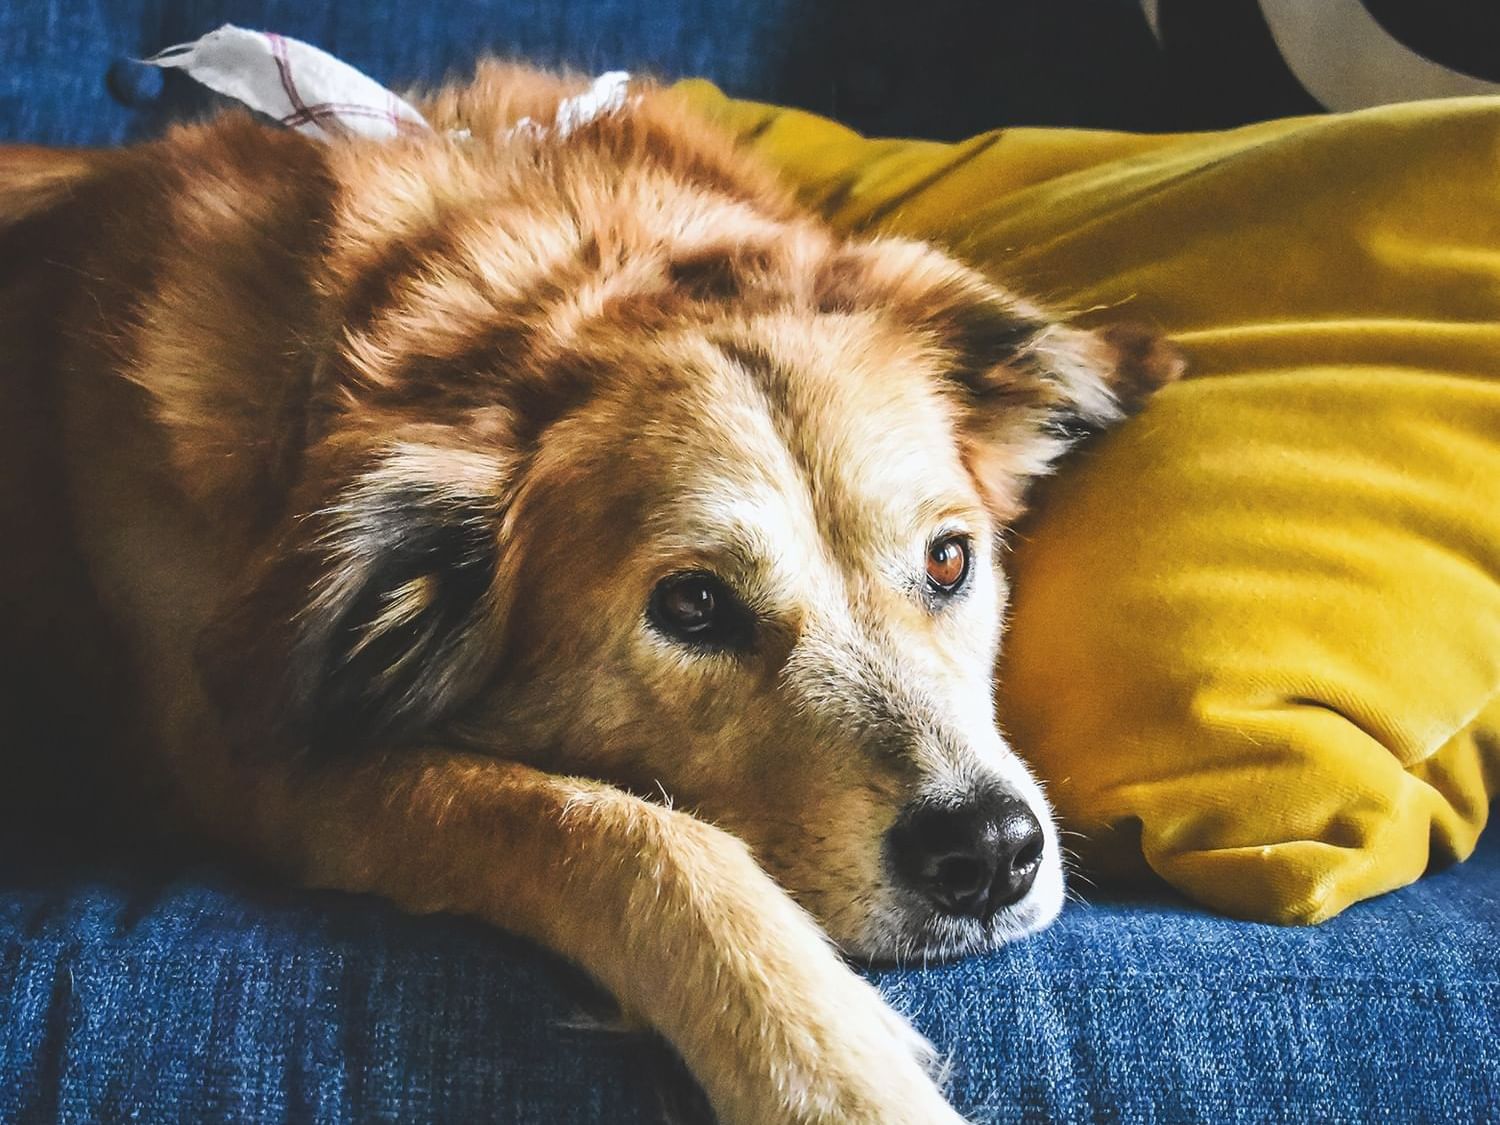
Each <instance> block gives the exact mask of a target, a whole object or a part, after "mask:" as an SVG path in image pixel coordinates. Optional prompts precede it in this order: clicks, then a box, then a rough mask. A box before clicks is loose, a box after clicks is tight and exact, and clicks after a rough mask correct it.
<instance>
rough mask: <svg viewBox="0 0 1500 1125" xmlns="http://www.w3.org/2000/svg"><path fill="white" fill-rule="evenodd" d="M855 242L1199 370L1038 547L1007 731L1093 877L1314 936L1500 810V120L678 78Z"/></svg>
mask: <svg viewBox="0 0 1500 1125" xmlns="http://www.w3.org/2000/svg"><path fill="white" fill-rule="evenodd" d="M684 89H685V91H686V93H687V96H688V97H689V98H691V99H692V100H693V101H694V102H695V103H696V104H697V105H699V106H700V107H701V108H703V109H704V110H706V111H707V112H709V113H710V114H711V115H714V116H716V117H718V118H720V119H721V120H723V121H726V122H728V123H729V124H730V125H731V126H732V127H733V128H734V129H736V130H738V131H739V132H741V133H742V134H743V135H744V136H745V137H746V138H747V141H748V143H751V144H753V145H754V146H755V148H757V149H758V150H759V151H760V152H762V153H763V154H764V155H765V156H767V157H769V158H770V159H771V160H772V161H774V162H775V163H777V164H778V165H779V166H780V167H781V168H782V169H784V170H785V172H786V174H787V175H788V176H790V177H791V179H792V180H793V182H794V183H796V184H797V185H798V187H799V189H800V191H801V193H802V194H803V196H804V198H805V199H806V200H807V201H808V202H810V203H811V204H813V205H814V206H816V207H819V208H821V209H822V210H823V211H824V212H825V213H826V214H827V215H828V216H829V217H830V218H831V219H832V220H833V222H834V223H835V224H837V225H838V226H839V227H841V228H844V229H848V230H877V229H878V230H881V231H886V232H892V233H900V234H904V235H909V236H913V237H918V238H925V239H931V240H933V241H935V242H938V243H941V244H945V245H947V246H948V247H949V248H951V249H952V250H954V251H955V252H956V253H958V254H959V255H960V256H962V257H964V258H966V259H968V260H969V261H971V262H973V263H975V264H976V265H978V266H980V267H981V268H985V269H988V270H989V271H991V272H992V273H993V274H995V275H997V276H998V277H999V278H1001V279H1002V280H1003V281H1006V282H1007V283H1010V284H1013V285H1014V286H1016V287H1017V288H1021V289H1023V290H1026V291H1029V292H1031V293H1033V294H1035V295H1038V296H1041V297H1043V298H1047V299H1050V300H1051V301H1052V302H1053V303H1054V304H1061V305H1063V306H1065V307H1069V308H1072V309H1074V310H1079V311H1081V312H1082V313H1083V314H1084V315H1085V316H1086V317H1087V318H1089V319H1091V320H1093V321H1096V322H1100V323H1102V322H1107V321H1109V320H1111V319H1129V320H1135V321H1144V322H1147V323H1152V324H1155V325H1158V326H1160V327H1161V328H1162V329H1164V330H1165V331H1167V332H1168V333H1170V334H1171V335H1172V336H1174V337H1175V338H1176V339H1177V340H1178V341H1179V343H1180V344H1181V345H1182V347H1183V348H1184V350H1185V351H1186V352H1187V353H1188V356H1189V358H1190V361H1191V365H1192V367H1191V370H1192V377H1191V378H1190V379H1189V380H1187V381H1186V382H1184V383H1182V384H1179V385H1177V386H1174V387H1171V388H1169V389H1168V390H1166V391H1165V392H1163V393H1162V394H1161V395H1160V396H1159V397H1158V398H1157V399H1156V400H1155V401H1154V402H1153V403H1152V404H1151V405H1150V406H1149V407H1148V408H1147V410H1146V411H1145V412H1144V413H1143V414H1142V415H1141V416H1140V417H1138V418H1136V419H1134V420H1132V421H1131V422H1129V423H1127V424H1126V425H1125V426H1124V427H1122V428H1121V429H1119V430H1117V431H1115V432H1113V433H1111V434H1109V435H1106V436H1105V437H1103V438H1102V439H1100V440H1098V441H1097V442H1095V443H1093V444H1092V445H1091V446H1090V447H1089V448H1087V449H1085V450H1082V451H1080V453H1079V454H1078V455H1077V456H1076V457H1075V459H1074V460H1073V461H1072V462H1071V463H1070V464H1069V465H1068V467H1067V468H1066V470H1065V471H1064V472H1063V474H1062V475H1061V476H1060V477H1058V478H1056V479H1054V480H1052V481H1050V482H1048V483H1047V484H1046V485H1045V486H1044V487H1043V488H1041V489H1039V490H1038V495H1037V500H1036V508H1035V511H1034V512H1033V514H1032V516H1031V517H1029V518H1028V520H1027V521H1026V522H1025V523H1024V525H1023V526H1022V528H1021V529H1020V534H1019V536H1018V538H1017V543H1016V551H1015V556H1014V572H1015V579H1016V603H1015V609H1014V614H1013V617H1012V624H1011V632H1010V635H1009V639H1008V641H1007V651H1006V656H1005V658H1004V660H1003V661H1002V665H1001V668H1000V673H999V674H1000V683H1001V696H1002V698H1001V703H1000V713H1001V717H1002V722H1003V723H1004V724H1006V725H1007V726H1008V727H1009V728H1010V730H1011V732H1012V735H1013V737H1014V740H1015V742H1016V743H1017V745H1018V746H1019V747H1020V749H1021V750H1022V752H1023V753H1024V754H1026V755H1027V756H1028V757H1029V758H1030V759H1031V760H1032V761H1033V762H1034V763H1035V765H1036V768H1037V769H1038V771H1039V772H1040V773H1041V775H1042V776H1043V778H1044V779H1046V780H1047V781H1048V783H1049V789H1050V792H1051V795H1052V797H1053V799H1054V800H1055V802H1056V804H1057V807H1058V810H1059V812H1060V814H1061V816H1062V818H1063V820H1064V822H1065V824H1066V825H1067V826H1068V827H1070V828H1072V829H1074V830H1076V831H1078V832H1080V833H1083V834H1084V836H1085V839H1086V845H1085V846H1086V848H1087V852H1086V859H1087V860H1088V861H1089V862H1090V863H1091V864H1092V865H1094V866H1096V867H1100V868H1103V869H1106V870H1113V871H1125V870H1129V869H1130V868H1131V867H1132V866H1137V867H1138V866H1139V863H1140V860H1141V858H1144V860H1145V862H1146V863H1147V864H1149V866H1150V868H1151V869H1153V870H1155V871H1156V872H1157V873H1158V874H1160V875H1161V876H1163V877H1164V878H1165V879H1167V880H1168V881H1169V882H1170V883H1172V884H1174V885H1175V886H1177V887H1178V888H1180V889H1181V890H1182V891H1184V892H1185V893H1186V894H1188V895H1190V896H1191V897H1193V898H1195V899H1198V900H1199V901H1201V902H1203V903H1206V904H1208V905H1210V906H1213V907H1216V908H1218V909H1220V910H1224V911H1227V912H1229V913H1232V914H1236V915H1241V916H1243V917H1247V918H1256V919H1265V920H1270V921H1276V922H1316V921H1320V920H1322V919H1325V918H1328V917H1331V916H1332V915H1334V914H1337V913H1338V912H1339V911H1340V910H1342V909H1343V908H1344V907H1345V906H1347V905H1349V904H1350V903H1351V902H1354V901H1357V900H1359V899H1362V898H1367V897H1369V896H1371V895H1376V894H1380V893H1382V892H1384V891H1387V890H1391V889H1392V888H1395V887H1399V886H1402V885H1403V884H1405V883H1408V882H1410V881H1412V880H1413V879H1415V878H1417V877H1418V876H1419V875H1421V874H1422V872H1423V871H1424V870H1426V869H1427V868H1428V866H1429V864H1432V863H1436V862H1443V861H1448V860H1452V859H1455V858H1457V859H1461V858H1463V857H1465V856H1467V855H1468V854H1469V852H1470V851H1472V850H1473V847H1474V844H1475V841H1476V839H1477V837H1478V834H1479V832H1480V830H1481V828H1482V827H1483V826H1484V822H1485V819H1486V816H1487V814H1488V811H1489V803H1490V800H1491V799H1492V797H1493V796H1494V795H1495V794H1496V792H1497V790H1500V100H1490V99H1461V100H1452V101H1446V102H1431V103H1419V104H1412V105H1404V106H1394V107H1387V108H1383V109H1378V110H1372V111H1367V112H1363V113H1357V114H1351V115H1346V116H1335V117H1321V118H1302V119H1295V120H1288V121H1278V122H1272V123H1269V124H1264V125H1257V126H1252V127H1249V128H1245V129H1239V130H1235V131H1233V132H1227V133H1217V134H1203V135H1193V136H1127V135H1120V134H1107V133H1089V132H1080V131H1066V130H1028V129H1012V130H1006V131H1001V132H996V133H991V134H987V135H985V136H982V137H978V138H975V139H974V140H971V141H968V142H965V143H962V144H956V145H944V144H932V143H926V142H911V141H870V140H865V139H863V138H861V137H858V136H856V135H855V134H853V133H850V132H849V131H847V130H845V129H843V128H842V127H840V126H838V125H835V124H833V123H831V122H828V121H825V120H821V119H819V118H815V117H812V116H809V115H807V114H803V113H798V112H792V111H783V110H777V109H773V108H770V107H766V106H760V105H752V104H746V103H737V102H730V101H727V100H725V99H724V98H723V97H722V95H720V94H718V93H717V91H715V90H713V88H712V87H709V86H706V85H704V84H701V83H689V84H685V85H684Z"/></svg>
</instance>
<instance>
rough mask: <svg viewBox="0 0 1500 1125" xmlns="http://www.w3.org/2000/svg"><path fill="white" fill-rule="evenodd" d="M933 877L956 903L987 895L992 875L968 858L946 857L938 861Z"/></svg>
mask: <svg viewBox="0 0 1500 1125" xmlns="http://www.w3.org/2000/svg"><path fill="white" fill-rule="evenodd" d="M934 875H935V876H936V877H935V879H934V882H935V883H936V884H937V885H938V886H939V887H941V888H942V889H943V890H944V891H945V892H947V894H948V896H949V897H950V898H951V899H953V900H955V901H957V900H962V899H966V898H969V897H970V896H973V895H976V894H985V893H987V892H988V891H989V889H990V879H991V878H992V876H993V873H992V871H991V870H990V869H988V868H987V867H986V866H985V865H984V864H982V863H980V862H979V860H977V859H974V858H972V857H970V856H948V857H947V858H945V859H942V860H939V861H938V864H937V869H936V871H935V872H934Z"/></svg>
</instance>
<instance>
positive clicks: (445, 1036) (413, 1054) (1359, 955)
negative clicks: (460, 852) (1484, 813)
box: [0, 833, 1500, 1125]
mask: <svg viewBox="0 0 1500 1125" xmlns="http://www.w3.org/2000/svg"><path fill="white" fill-rule="evenodd" d="M877 979H878V980H879V982H880V984H881V986H882V987H883V988H884V989H885V990H886V991H887V993H888V994H889V995H890V997H891V998H892V1000H893V1001H894V1002H895V1003H896V1004H897V1005H898V1006H899V1007H901V1008H902V1009H903V1010H905V1011H907V1012H909V1013H910V1014H911V1015H912V1017H913V1018H914V1019H915V1021H916V1022H917V1024H918V1025H919V1026H920V1027H921V1028H922V1029H923V1030H925V1031H926V1032H927V1033H928V1034H929V1035H930V1036H931V1037H932V1038H933V1040H934V1041H935V1042H936V1043H937V1044H939V1046H940V1047H942V1048H943V1049H944V1050H947V1051H951V1052H952V1055H953V1060H954V1069H955V1099H956V1101H957V1102H958V1104H959V1105H960V1106H961V1107H962V1108H964V1109H966V1110H968V1111H971V1112H973V1113H974V1114H975V1116H976V1119H978V1120H981V1121H1006V1122H1009V1121H1044V1120H1046V1121H1055V1122H1080V1121H1111V1122H1149V1121H1205V1122H1229V1121H1236V1122H1265V1121H1274V1120H1290V1121H1310V1120H1319V1121H1348V1122H1361V1123H1363V1122H1371V1121H1380V1122H1463V1121H1472V1122H1479V1121H1493V1120H1495V1115H1496V1114H1497V1113H1500V835H1497V834H1495V833H1491V834H1490V835H1489V836H1488V838H1487V839H1486V840H1484V841H1483V842H1482V843H1481V845H1480V849H1479V851H1478V853H1477V854H1476V855H1475V856H1474V857H1473V858H1472V859H1471V860H1470V861H1469V862H1468V863H1467V864H1464V865H1462V866H1461V867H1458V868H1455V869H1452V870H1450V871H1447V872H1443V873H1441V874H1437V875H1434V876H1432V877H1430V878H1429V879H1427V880H1425V881H1424V882H1421V883H1419V884H1417V885H1416V886H1414V887H1410V888H1408V889H1406V890H1404V891H1401V892H1399V893H1397V894H1393V895H1388V896H1386V897H1385V898H1382V899H1378V900H1376V901H1373V902H1367V903H1362V904H1360V905H1358V906H1356V907H1354V908H1352V909H1351V910H1349V911H1348V912H1347V913H1346V914H1344V915H1342V916H1341V917H1339V918H1336V919H1334V920H1333V921H1332V922H1329V923H1327V924H1325V925H1323V926H1320V927H1318V928H1315V929H1278V928H1276V927H1272V926H1258V925H1249V924H1246V923H1241V922H1234V921H1229V920H1227V919H1223V918H1217V917H1214V916H1212V915H1208V914H1204V913H1201V912H1199V911H1197V910H1194V909H1192V908H1189V907H1186V906H1183V905H1181V904H1179V903H1175V902H1167V901H1163V900H1161V899H1150V900H1146V899H1136V900H1133V901H1123V900H1115V901H1109V902H1101V903H1098V904H1095V905H1088V906H1073V907H1071V908H1070V909H1069V910H1068V911H1066V912H1065V913H1064V915H1063V918H1062V920H1061V921H1060V922H1059V923H1058V924H1057V925H1056V926H1055V927H1054V928H1053V929H1051V930H1049V931H1047V932H1045V933H1043V934H1041V935H1039V936H1038V937H1035V938H1033V939H1031V940H1029V941H1026V942H1023V943H1021V944H1019V945H1015V946H1011V947H1008V948H1005V949H1002V950H1000V951H999V952H997V953H995V954H992V955H990V956H987V957H982V958H973V959H970V960H967V961H963V962H959V963H956V964H951V965H943V966H939V967H934V968H930V969H927V970H926V971H920V970H909V971H885V972H882V973H879V974H877ZM593 1010H595V1007H594V1005H593V1002H592V998H591V997H590V996H589V995H588V990H587V988H586V986H585V985H584V983H583V982H582V981H581V980H580V978H579V977H578V976H577V974H575V973H574V972H573V971H572V970H570V969H569V968H567V967H566V966H564V965H562V964H560V963H558V962H557V961H556V960H555V959H554V958H552V957H549V956H547V955H545V954H543V953H541V952H539V951H537V950H535V949H533V948H532V947H530V946H528V945H526V944H525V943H522V942H519V941H516V940H514V939H511V938H507V937H504V936H502V935H498V934H496V933H494V932H492V931H490V930H487V929H485V928H483V927H481V926H478V925H475V924H472V923H469V922H465V921H461V920H458V919H451V918H436V917H435V918H409V917H405V916H403V915H400V914H398V913H397V912H396V911H394V910H393V909H391V908H389V907H387V906H386V905H384V904H383V903H381V902H379V901H376V900H373V899H366V898H356V897H350V896H342V895H333V894H306V893H297V892H292V891H284V890H274V889H267V888H263V887H253V886H247V885H244V884H242V883H238V882H235V881H233V880H231V879H229V878H227V877H225V876H223V875H220V874H207V875H204V874H201V873H200V874H196V875H188V876H184V877H180V878H175V879H170V880H152V881H147V880H142V879H140V878H139V877H137V878H135V879H124V878H119V877H114V878H81V877H69V878H64V879H56V878H53V879H49V880H45V881H41V882H37V881H35V880H33V881H32V883H31V884H30V885H25V884H23V883H21V882H20V881H19V880H17V879H14V878H12V879H10V880H4V879H0V1121H5V1122H12V1121H52V1120H67V1121H122V1120H136V1119H139V1120H142V1121H168V1120H171V1121H179V1120H180V1121H255V1122H280V1121H287V1122H293V1121H306V1120H316V1121H322V1122H360V1121H368V1120H373V1119H389V1120H398V1119H399V1120H403V1121H433V1122H464V1123H468V1122H481V1121H496V1122H547V1123H555V1125H571V1123H575V1122H577V1123H583V1122H591V1123H592V1122H602V1123H615V1122H618V1123H621V1125H626V1123H633V1122H647V1121H653V1120H657V1119H658V1118H657V1104H658V1102H657V1095H656V1093H655V1092H654V1086H653V1081H652V1075H653V1074H654V1073H655V1061H654V1060H655V1054H656V1052H655V1051H654V1049H653V1047H652V1045H651V1044H650V1043H649V1041H647V1040H646V1039H645V1038H644V1037H642V1036H639V1035H632V1034H622V1033H619V1032H614V1031H603V1030H597V1029H591V1028H587V1027H583V1026H580V1022H581V1021H580V1020H579V1018H578V1017H579V1014H580V1012H588V1011H593Z"/></svg>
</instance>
